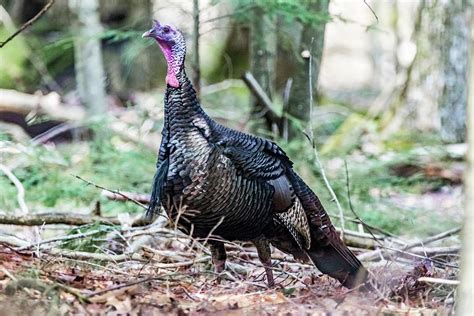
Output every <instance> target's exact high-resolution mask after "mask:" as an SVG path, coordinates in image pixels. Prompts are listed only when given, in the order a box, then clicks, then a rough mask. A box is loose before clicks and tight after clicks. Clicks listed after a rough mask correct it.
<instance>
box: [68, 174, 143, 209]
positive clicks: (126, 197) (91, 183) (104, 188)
mask: <svg viewBox="0 0 474 316" xmlns="http://www.w3.org/2000/svg"><path fill="white" fill-rule="evenodd" d="M72 176H73V177H75V178H77V179H79V180H81V181H84V182H85V183H87V184H89V185H92V186H95V187H96V188H98V189H102V190H104V191H108V192H110V193H113V194H115V195H118V196H121V197H122V198H124V199H125V200H127V201H131V202H133V203H135V204H136V205H138V206H140V207H142V208H143V209H145V210H146V209H147V207H146V206H145V205H143V203H140V202H139V201H137V200H135V199H134V198H132V197H129V196H127V195H125V194H123V193H122V192H120V191H116V190H111V189H107V188H106V187H103V186H101V185H98V184H95V183H93V182H90V181H88V180H86V179H84V178H81V177H80V176H78V175H72Z"/></svg>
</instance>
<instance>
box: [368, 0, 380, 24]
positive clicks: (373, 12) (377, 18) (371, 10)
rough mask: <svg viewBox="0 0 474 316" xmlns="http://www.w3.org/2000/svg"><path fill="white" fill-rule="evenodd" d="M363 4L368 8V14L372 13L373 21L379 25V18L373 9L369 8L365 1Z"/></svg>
mask: <svg viewBox="0 0 474 316" xmlns="http://www.w3.org/2000/svg"><path fill="white" fill-rule="evenodd" d="M364 4H365V5H366V6H367V8H369V10H370V12H372V14H373V15H374V17H375V19H376V20H377V23H379V17H378V16H377V14H376V13H375V11H374V9H372V7H371V6H370V4H368V3H367V1H366V0H364Z"/></svg>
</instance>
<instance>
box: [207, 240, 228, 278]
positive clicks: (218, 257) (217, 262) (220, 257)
mask: <svg viewBox="0 0 474 316" xmlns="http://www.w3.org/2000/svg"><path fill="white" fill-rule="evenodd" d="M210 248H211V258H212V264H213V265H214V272H215V273H216V274H217V275H218V277H217V279H216V282H217V283H220V281H221V277H220V276H219V274H221V273H222V272H223V271H224V269H225V261H226V260H227V253H226V252H225V247H224V243H223V242H220V241H212V242H210Z"/></svg>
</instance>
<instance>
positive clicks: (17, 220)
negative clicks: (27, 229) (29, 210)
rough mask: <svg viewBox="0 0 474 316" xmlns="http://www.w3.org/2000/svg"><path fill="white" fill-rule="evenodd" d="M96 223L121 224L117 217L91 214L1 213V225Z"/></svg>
mask: <svg viewBox="0 0 474 316" xmlns="http://www.w3.org/2000/svg"><path fill="white" fill-rule="evenodd" d="M94 223H99V224H102V225H117V226H119V225H121V223H120V221H119V220H118V219H117V218H116V217H101V216H91V215H90V214H71V213H40V214H28V215H22V216H14V215H6V214H3V215H0V225H17V226H40V225H59V224H63V225H69V226H81V225H89V224H94Z"/></svg>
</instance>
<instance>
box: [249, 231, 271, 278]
mask: <svg viewBox="0 0 474 316" xmlns="http://www.w3.org/2000/svg"><path fill="white" fill-rule="evenodd" d="M252 242H253V244H254V245H255V248H257V253H258V258H259V259H260V262H261V263H262V264H263V267H264V268H265V275H266V277H267V282H268V287H274V286H275V280H274V279H273V270H272V252H271V249H270V243H269V242H268V241H267V240H266V239H255V240H253V241H252Z"/></svg>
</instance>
